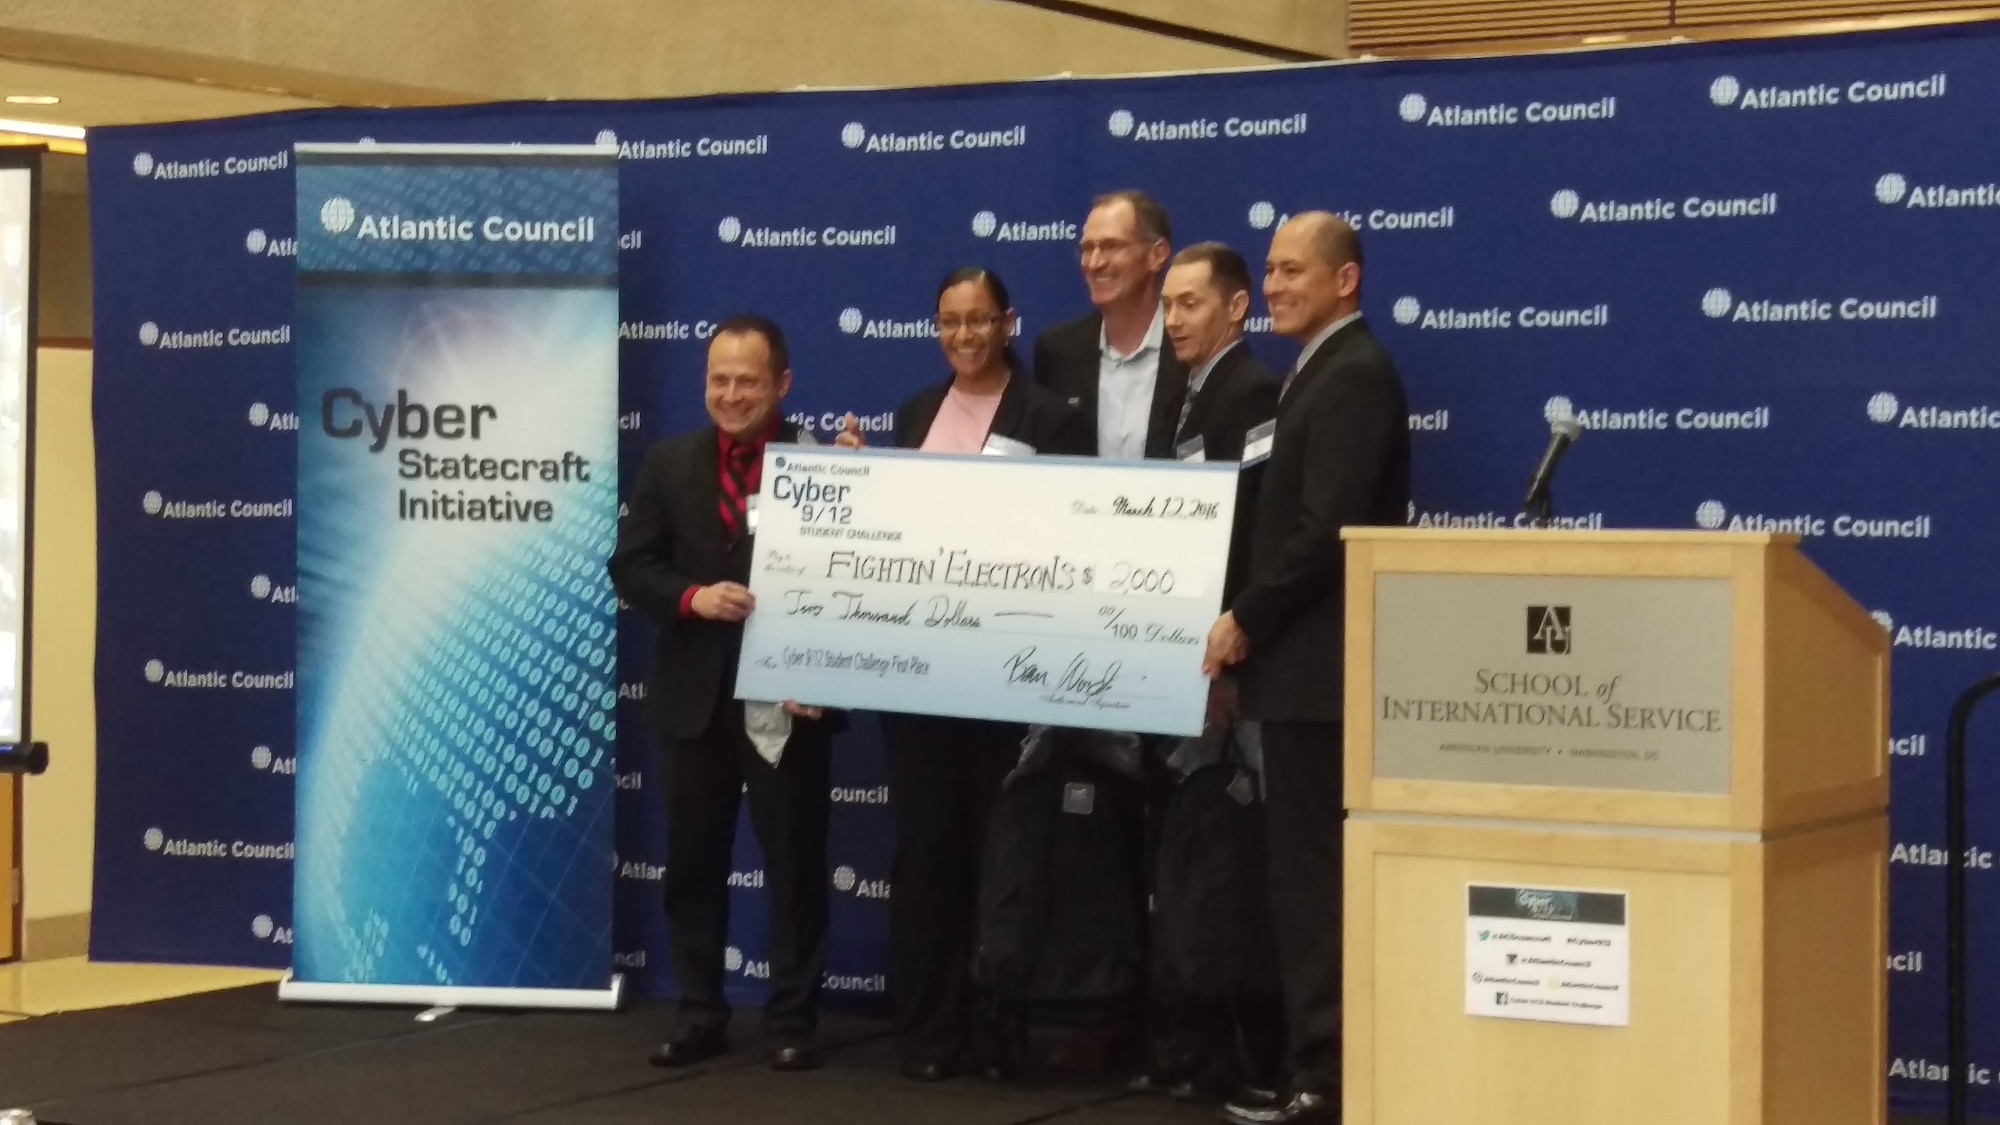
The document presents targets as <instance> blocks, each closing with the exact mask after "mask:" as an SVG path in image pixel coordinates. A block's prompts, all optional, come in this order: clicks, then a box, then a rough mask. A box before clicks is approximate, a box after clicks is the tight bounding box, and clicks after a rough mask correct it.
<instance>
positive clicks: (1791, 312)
mask: <svg viewBox="0 0 2000 1125" xmlns="http://www.w3.org/2000/svg"><path fill="white" fill-rule="evenodd" d="M1939 303H1940V302H1939V300H1938V296H1937V294H1935V293H1923V294H1917V295H1905V296H1901V297H1890V298H1875V297H1844V298H1841V299H1840V300H1839V301H1833V300H1829V299H1826V298H1823V297H1805V298H1801V299H1799V300H1794V301H1773V300H1769V299H1763V300H1751V299H1749V298H1747V297H1738V296H1737V295H1736V294H1734V293H1732V292H1730V291H1729V290H1728V289H1726V288H1723V287H1722V286H1716V287H1715V288H1713V289H1710V290H1709V291H1708V292H1706V293H1704V294H1702V297H1701V311H1702V312H1703V313H1705V314H1707V315H1708V316H1709V317H1710V318H1712V319H1715V320H1722V319H1724V318H1727V319H1729V320H1731V321H1734V322H1738V323H1745V324H1827V323H1831V322H1833V321H1836V320H1844V321H1864V322H1865V321H1889V320H1936V319H1938V310H1939Z"/></svg>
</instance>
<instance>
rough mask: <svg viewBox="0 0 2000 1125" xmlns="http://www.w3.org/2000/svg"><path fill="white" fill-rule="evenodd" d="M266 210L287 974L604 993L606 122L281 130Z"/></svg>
mask: <svg viewBox="0 0 2000 1125" xmlns="http://www.w3.org/2000/svg"><path fill="white" fill-rule="evenodd" d="M297 219H298V296H297V311H296V314H295V315H296V327H297V334H298V339H297V344H296V347H297V361H298V402H299V404H300V405H299V411H300V415H301V417H300V425H299V459H298V515H297V519H298V566H299V628H298V687H297V698H298V738H299V744H298V781H297V801H298V836H297V858H296V862H295V866H294V878H293V898H294V912H295V913H294V918H295V926H294V930H295V932H294V947H293V952H292V971H293V979H294V982H296V983H297V984H298V985H301V986H306V988H307V991H308V992H310V993H311V994H310V995H306V996H305V998H326V999H341V998H344V996H351V997H352V998H355V999H369V998H377V997H381V992H380V990H381V989H382V987H383V986H387V987H388V988H389V989H391V990H394V989H396V988H398V986H403V987H409V986H417V987H420V988H422V989H423V990H425V991H426V992H427V993H428V994H433V995H435V994H439V993H440V992H444V993H451V990H478V989H512V990H519V989H539V990H568V991H579V990H581V991H591V990H595V991H600V992H601V991H607V990H609V989H610V988H611V985H612V980H611V977H612V974H611V967H612V949H611V879H610V878H609V877H608V873H609V872H610V871H611V869H612V866H613V863H614V859H613V837H612V830H613V814H612V809H613V794H614V793H615V791H616V786H615V784H614V779H613V745H612V744H613V738H614V735H615V730H616V727H615V718H614V713H615V710H616V707H617V702H618V686H617V675H616V663H617V646H616V639H615V631H614V618H615V615H616V612H617V599H616V597H615V595H614V594H613V593H612V591H611V587H610V583H609V581H608V579H607V576H606V574H605V569H604V560H605V558H606V557H607V556H608V555H609V553H610V551H611V546H612V540H613V537H614V535H615V533H616V521H617V509H618V497H617V483H618V462H617V448H618V447H617V443H618V168H617V161H616V154H615V150H611V149H608V148H605V149H599V148H595V147H589V146H556V147H546V148H526V147H520V146H507V147H499V148H488V147H476V146H464V145H410V146H388V145H320V146H315V145H301V146H300V147H299V150H298V171H297ZM315 986H339V987H338V988H334V989H331V990H326V989H322V990H320V991H317V992H312V991H311V990H312V988H314V987H315ZM340 988H346V989H349V990H350V991H349V992H348V993H346V994H343V993H341V992H340V991H339V989H340ZM302 995H304V994H302ZM381 998H387V997H381ZM461 1002H467V1001H464V999H463V996H461Z"/></svg>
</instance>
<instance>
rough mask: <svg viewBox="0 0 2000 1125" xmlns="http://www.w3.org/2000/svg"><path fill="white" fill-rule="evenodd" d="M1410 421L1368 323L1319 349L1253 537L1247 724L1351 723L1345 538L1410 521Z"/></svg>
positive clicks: (1286, 416) (1238, 600)
mask: <svg viewBox="0 0 2000 1125" xmlns="http://www.w3.org/2000/svg"><path fill="white" fill-rule="evenodd" d="M1409 414H1410V412H1409V405H1408V403H1407V401H1406V400H1405V398H1404V396H1403V383H1402V380H1401V378H1399V377H1398V376H1397V374H1396V365H1395V363H1394V362H1392V361H1391V360H1390V359H1389V354H1388V353H1387V352H1385V351H1383V350H1382V346H1381V345H1380V344H1378V343H1377V342H1376V341H1375V337H1374V335H1373V334H1371V333H1370V332H1369V331H1368V326H1367V325H1366V324H1365V323H1364V322H1361V321H1356V322H1354V323H1353V324H1350V325H1348V326H1347V327H1345V328H1343V329H1341V330H1340V331H1339V332H1336V333H1334V335H1333V336H1332V337H1330V338H1329V339H1328V340H1327V341H1326V342H1325V343H1324V344H1322V345H1320V348H1319V350H1318V351H1317V352H1315V353H1313V355H1312V356H1311V357H1310V358H1309V359H1308V360H1307V362H1306V366H1305V367H1304V369H1302V370H1301V371H1300V372H1299V375H1298V377H1297V378H1296V379H1294V380H1293V382H1292V387H1291V389H1290V391H1288V392H1287V393H1286V394H1285V395H1284V397H1283V398H1282V399H1281V400H1280V401H1279V403H1278V428H1277V433H1276V435H1275V444H1274V445H1273V446H1272V449H1271V456H1270V459H1269V460H1268V461H1267V462H1265V464H1264V473H1263V479H1262V480H1261V481H1260V482H1259V485H1258V489H1257V503H1256V509H1255V510H1256V519H1255V522H1253V523H1252V525H1251V528H1250V580H1249V584H1248V585H1247V586H1245V587H1244V589H1243V590H1242V592H1240V593H1238V594H1237V595H1236V597H1235V599H1234V600H1233V601H1232V603H1231V605H1230V608H1231V610H1232V611H1233V612H1234V613H1235V615H1236V623H1237V624H1238V625H1239V626H1241V627H1242V629H1243V632H1244V634H1245V635H1246V636H1247V637H1248V638H1249V641H1250V656H1249V659H1248V660H1246V661H1245V662H1244V663H1243V665H1242V667H1241V668H1240V669H1239V672H1238V680H1237V682H1238V685H1239V687H1240V689H1241V698H1242V705H1243V716H1244V717H1245V718H1249V719H1264V720H1280V721H1285V720H1289V721H1321V722H1335V721H1338V720H1339V719H1340V717H1341V696H1342V684H1341V674H1342V670H1343V667H1344V661H1343V659H1342V657H1343V653H1344V649H1345V644H1346V640H1345V636H1344V634H1343V628H1344V623H1345V613H1344V610H1345V606H1346V593H1347V587H1346V582H1347V566H1346V555H1345V552H1344V551H1343V545H1342V543H1341V541H1340V529H1341V528H1343V527H1351V526H1357V525H1398V526H1400V525H1401V524H1403V523H1404V522H1406V520H1407V518H1408V510H1407V509H1408V504H1409V498H1410V429H1409V426H1410V418H1409Z"/></svg>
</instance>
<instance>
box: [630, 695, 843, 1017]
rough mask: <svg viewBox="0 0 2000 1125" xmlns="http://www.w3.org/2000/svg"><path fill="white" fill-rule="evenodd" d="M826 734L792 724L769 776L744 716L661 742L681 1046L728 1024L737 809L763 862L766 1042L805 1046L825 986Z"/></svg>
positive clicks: (727, 707)
mask: <svg viewBox="0 0 2000 1125" xmlns="http://www.w3.org/2000/svg"><path fill="white" fill-rule="evenodd" d="M831 746H832V739H831V736H830V735H829V733H828V731H827V729H826V726H825V724H823V723H819V722H809V721H806V720H803V719H794V720H793V722H792V735H791V739H790V741H788V742H787V743H786V744H785V752H784V754H783V755H781V756H780V757H779V759H778V764H777V765H776V766H775V767H774V766H772V765H771V764H770V763H768V762H766V761H765V760H764V759H763V758H762V757H760V756H758V754H757V750H756V748H755V747H754V746H752V745H751V743H750V739H749V736H747V735H746V734H744V733H743V704H742V703H740V702H738V701H737V700H734V699H723V700H721V701H720V702H718V703H717V705H716V708H715V714H714V716H713V717H712V718H711V719H710V720H709V725H708V729H707V730H706V731H704V732H703V733H702V735H701V737H699V738H692V739H679V738H676V739H668V740H667V742H666V748H665V762H664V765H665V769H664V770H663V771H662V774H663V777H664V779H665V781H666V785H665V789H666V802H667V871H666V902H667V925H668V929H669V930H670V933H669V935H668V945H669V949H670V952H671V957H672V962H673V970H674V983H675V985H676V986H677V987H678V989H679V991H680V1007H679V1017H680V1031H681V1033H682V1034H689V1033H702V1032H706V1031H710V1030H717V1029H720V1028H722V1027H724V1026H726V1025H727V1024H728V1022H729V1003H728V1001H727V1000H725V999H724V998H723V991H722V974H723V951H724V947H725V946H726V944H727V942H728V935H729V875H730V869H731V862H730V861H731V852H732V850H733V847H734V845H735V843H736V812H737V808H738V806H739V805H740V804H741V803H742V801H743V799H744V797H745V791H746V788H747V798H748V801H749V805H750V825H751V827H752V828H753V829H755V831H756V833H757V845H758V847H759V849H760V850H761V851H762V852H763V853H764V885H765V889H766V891H767V894H768V900H769V903H770V909H771V931H770V962H771V978H770V979H771V984H770V995H769V998H768V1000H767V1001H766V1002H765V1005H764V1027H765V1031H766V1032H767V1033H769V1034H770V1035H771V1036H772V1037H773V1038H775V1039H805V1038H810V1037H811V1035H812V1034H813V1031H814V1029H815V1027H816V1026H817V1024H818V1018H819V992H820V983H821V980H822V978H823V977H824V976H825V974H826V931H827V871H826V829H827V806H828V784H829V781H828V759H829V758H830V757H831Z"/></svg>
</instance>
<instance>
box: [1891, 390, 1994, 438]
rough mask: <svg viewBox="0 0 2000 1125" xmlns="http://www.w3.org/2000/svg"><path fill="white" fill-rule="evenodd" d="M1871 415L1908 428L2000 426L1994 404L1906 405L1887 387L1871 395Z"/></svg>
mask: <svg viewBox="0 0 2000 1125" xmlns="http://www.w3.org/2000/svg"><path fill="white" fill-rule="evenodd" d="M1868 417H1869V420H1870V421H1874V422H1878V423H1880V424H1882V425H1885V426H1886V425H1890V424H1892V423H1893V424H1894V425H1895V426H1896V427H1897V428H1899V429H1906V430H2000V410H1996V409H1994V408H1993V407H1991V406H1971V407H1963V408H1958V409H1952V408H1948V407H1941V406H1916V405H1910V406H1905V405H1904V404H1903V402H1902V400H1901V399H1898V398H1897V397H1896V396H1895V395H1893V394H1891V393H1890V392H1888V391H1883V392H1881V393H1880V394H1877V395H1873V396H1871V397H1870V398H1869V399H1868Z"/></svg>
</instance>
